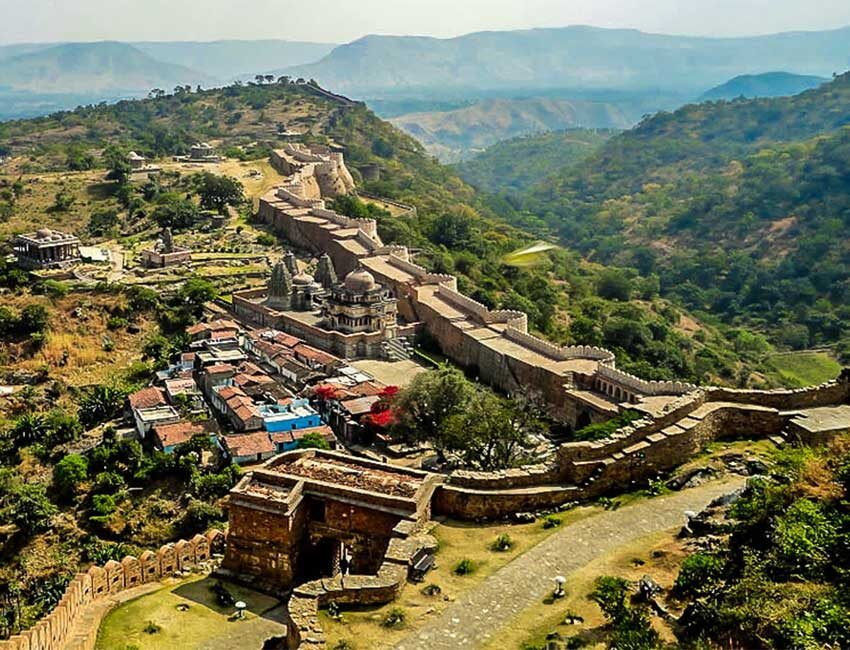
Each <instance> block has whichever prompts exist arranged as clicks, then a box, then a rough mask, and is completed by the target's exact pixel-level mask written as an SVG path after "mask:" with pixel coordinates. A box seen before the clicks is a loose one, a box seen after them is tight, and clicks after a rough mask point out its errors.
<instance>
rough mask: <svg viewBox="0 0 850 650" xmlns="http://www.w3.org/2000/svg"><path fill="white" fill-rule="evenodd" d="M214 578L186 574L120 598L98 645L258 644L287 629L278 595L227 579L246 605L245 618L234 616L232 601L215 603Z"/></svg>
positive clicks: (143, 648) (211, 648)
mask: <svg viewBox="0 0 850 650" xmlns="http://www.w3.org/2000/svg"><path fill="white" fill-rule="evenodd" d="M216 582H217V581H216V580H214V579H212V578H197V577H196V578H190V579H189V580H186V581H184V582H181V583H180V584H177V585H175V586H173V587H166V588H163V589H161V590H159V591H157V592H154V593H152V594H149V595H147V596H141V597H140V598H136V599H135V600H131V601H129V602H127V603H124V604H123V605H121V606H119V607H118V608H116V609H115V610H113V611H112V612H110V613H109V614H107V616H106V617H105V618H104V619H103V623H102V624H101V626H100V630H99V631H98V635H97V646H96V648H97V650H130V648H132V649H133V650H184V649H185V650H190V649H195V648H199V649H200V648H204V649H205V650H229V649H230V648H260V647H262V645H263V641H265V640H266V639H268V638H269V637H272V636H282V635H284V634H285V632H286V626H285V625H284V620H285V612H284V607H283V605H282V604H281V603H280V601H278V600H275V599H274V598H271V597H269V596H265V595H263V594H260V593H257V592H255V591H251V590H250V589H244V588H242V587H238V586H236V585H231V584H228V585H227V589H228V591H230V593H231V594H232V595H233V597H234V598H235V599H236V600H242V601H244V602H245V603H246V604H247V605H248V608H247V610H246V612H245V616H244V618H243V619H238V618H236V617H234V616H233V614H234V611H235V608H234V607H233V606H228V607H222V606H220V605H219V604H218V602H217V600H216V596H215V594H214V593H213V592H212V591H211V590H210V587H211V586H212V585H214V584H215V583H216ZM149 623H152V624H153V626H149ZM156 628H158V629H156ZM154 630H156V631H154Z"/></svg>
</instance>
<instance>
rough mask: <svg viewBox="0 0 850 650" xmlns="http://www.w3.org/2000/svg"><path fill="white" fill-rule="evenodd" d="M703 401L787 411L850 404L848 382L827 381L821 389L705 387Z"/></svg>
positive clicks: (818, 387) (849, 386) (814, 387)
mask: <svg viewBox="0 0 850 650" xmlns="http://www.w3.org/2000/svg"><path fill="white" fill-rule="evenodd" d="M705 391H706V396H707V397H706V398H707V399H709V400H711V401H713V402H734V403H736V404H757V405H758V406H766V407H769V408H775V409H780V410H783V411H790V410H793V409H801V408H814V407H817V406H830V405H832V404H843V403H846V402H848V401H850V382H844V381H830V382H827V383H825V384H821V385H820V386H810V387H808V388H791V389H787V390H746V389H735V388H722V387H712V388H706V389H705Z"/></svg>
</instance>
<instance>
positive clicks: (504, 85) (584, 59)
mask: <svg viewBox="0 0 850 650" xmlns="http://www.w3.org/2000/svg"><path fill="white" fill-rule="evenodd" d="M848 66H850V28H844V29H839V30H834V31H825V32H794V33H786V34H776V35H772V36H759V37H751V38H723V39H717V38H697V37H685V36H667V35H658V34H647V33H643V32H640V31H637V30H625V29H600V28H594V27H581V26H575V27H565V28H560V29H533V30H524V31H509V32H480V33H475V34H468V35H466V36H460V37H457V38H450V39H437V38H426V37H414V36H367V37H364V38H361V39H359V40H356V41H354V42H352V43H349V44H346V45H341V46H339V47H337V48H336V49H334V50H333V51H332V52H331V53H330V54H329V55H328V56H326V57H325V58H323V59H322V60H320V61H318V62H316V63H312V64H308V65H303V66H296V67H293V68H290V69H288V70H286V71H284V72H285V73H286V74H289V75H292V76H296V77H304V78H314V79H316V80H318V81H319V83H321V84H322V85H324V86H325V87H328V88H333V89H335V90H337V91H339V92H343V93H349V94H352V95H354V96H356V97H359V98H382V97H386V96H391V95H407V96H415V95H422V94H424V93H426V92H430V93H431V94H432V95H436V96H441V95H452V94H458V93H460V94H465V95H466V96H469V95H471V94H473V93H474V92H478V93H486V92H498V91H504V90H508V89H509V90H511V91H513V92H517V91H518V90H519V89H523V90H524V91H526V92H527V93H528V94H531V92H532V91H533V90H538V91H539V90H542V89H551V88H574V89H577V88H585V89H586V88H599V89H610V88H618V89H632V90H635V89H647V88H653V89H662V90H669V89H675V90H676V91H677V92H685V93H692V96H697V95H698V94H699V93H702V92H704V91H705V89H706V88H711V87H713V86H715V85H717V84H720V83H723V82H725V81H726V80H728V79H730V78H732V77H734V76H737V75H740V74H755V73H762V72H768V71H771V70H787V71H790V72H794V73H797V74H814V75H821V76H828V75H831V74H832V73H833V72H835V71H837V70H844V69H846V68H847V67H848Z"/></svg>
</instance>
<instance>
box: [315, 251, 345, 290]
mask: <svg viewBox="0 0 850 650" xmlns="http://www.w3.org/2000/svg"><path fill="white" fill-rule="evenodd" d="M315 278H316V282H318V283H319V284H321V285H322V286H323V287H324V288H325V289H331V288H333V287H334V286H336V284H337V283H338V282H339V280H338V278H337V276H336V269H334V263H333V260H332V259H331V258H330V255H328V254H327V253H325V254H323V255H322V256H321V257H320V258H319V263H318V265H317V266H316V276H315Z"/></svg>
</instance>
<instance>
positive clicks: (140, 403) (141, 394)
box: [127, 386, 168, 409]
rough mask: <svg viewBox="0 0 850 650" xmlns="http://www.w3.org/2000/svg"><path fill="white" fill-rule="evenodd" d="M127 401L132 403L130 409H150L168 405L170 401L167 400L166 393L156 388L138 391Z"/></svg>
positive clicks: (149, 387)
mask: <svg viewBox="0 0 850 650" xmlns="http://www.w3.org/2000/svg"><path fill="white" fill-rule="evenodd" d="M127 399H128V401H129V402H130V408H134V409H150V408H154V407H156V406H165V405H166V404H168V401H167V400H166V399H165V392H164V391H163V390H162V389H161V388H157V387H156V386H148V387H147V388H143V389H142V390H137V391H136V392H135V393H132V394H131V395H130V396H129V397H128V398H127Z"/></svg>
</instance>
